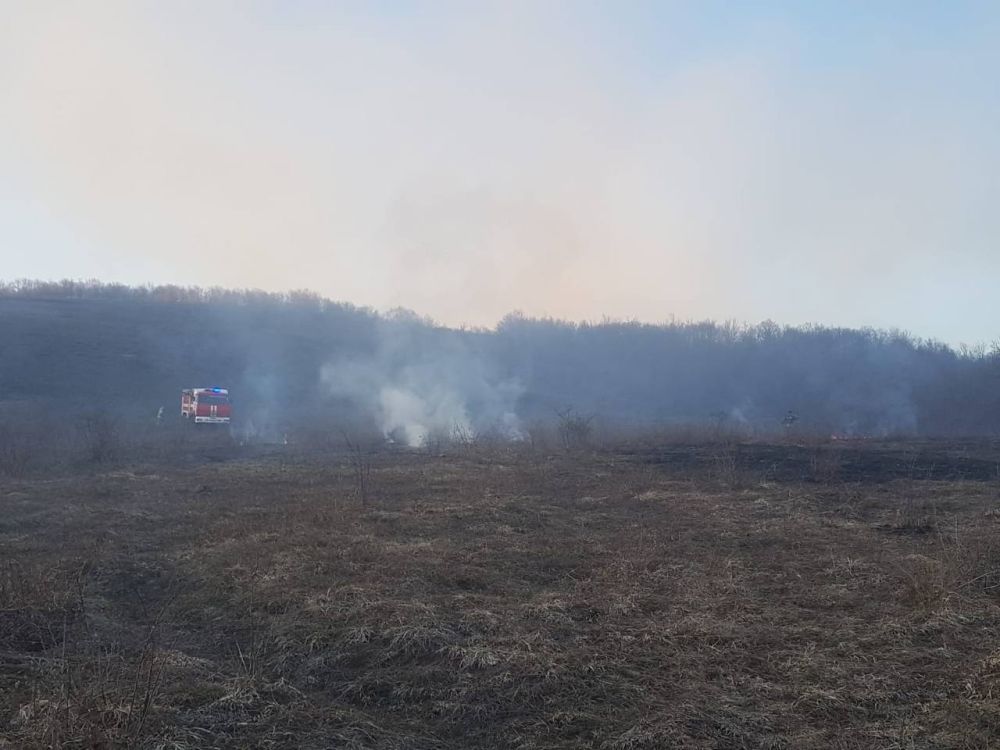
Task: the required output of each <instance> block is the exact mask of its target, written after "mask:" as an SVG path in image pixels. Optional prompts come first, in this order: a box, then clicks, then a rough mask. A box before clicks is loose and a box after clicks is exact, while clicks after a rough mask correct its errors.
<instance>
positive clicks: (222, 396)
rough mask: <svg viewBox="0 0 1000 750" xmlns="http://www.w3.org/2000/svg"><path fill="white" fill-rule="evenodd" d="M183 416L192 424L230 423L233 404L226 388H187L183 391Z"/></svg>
mask: <svg viewBox="0 0 1000 750" xmlns="http://www.w3.org/2000/svg"><path fill="white" fill-rule="evenodd" d="M181 417H183V418H184V420H185V421H187V422H188V423H190V424H229V420H230V418H231V417H232V405H231V404H230V402H229V391H228V390H227V389H225V388H185V389H184V390H182V391H181Z"/></svg>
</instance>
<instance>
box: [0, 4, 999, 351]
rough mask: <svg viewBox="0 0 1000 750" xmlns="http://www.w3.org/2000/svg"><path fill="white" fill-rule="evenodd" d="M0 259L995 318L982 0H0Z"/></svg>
mask: <svg viewBox="0 0 1000 750" xmlns="http://www.w3.org/2000/svg"><path fill="white" fill-rule="evenodd" d="M0 7H2V9H3V12H4V15H5V16H6V21H7V22H6V23H5V24H4V27H3V28H2V29H0V238H2V241H3V247H4V250H3V261H4V263H3V271H2V273H3V277H4V278H8V279H13V278H18V277H25V278H48V279H57V278H66V277H70V278H100V279H103V280H105V281H114V282H122V283H128V284H138V283H146V282H149V283H154V284H169V283H173V284H181V285H199V286H222V287H255V288H261V289H265V290H270V291H282V290H287V289H297V288H308V289H311V290H314V291H316V292H317V293H319V294H322V295H323V296H326V297H329V298H332V299H336V300H344V301H349V302H351V303H354V304H358V305H365V306H371V307H374V308H377V309H382V310H385V309H389V308H393V307H397V306H401V307H406V308H409V309H412V310H415V311H417V312H418V313H420V314H425V315H429V316H430V317H432V318H433V319H435V320H437V321H440V322H441V323H443V324H446V325H450V326H461V325H473V326H490V327H492V326H494V325H495V324H496V323H497V322H498V321H499V320H500V319H501V318H502V317H503V316H504V315H505V314H507V313H509V312H511V311H514V310H519V311H523V312H524V313H525V314H526V315H529V316H553V317H556V318H561V319H569V320H599V319H601V318H602V317H604V316H608V317H611V318H616V319H627V320H629V319H637V320H642V321H649V322H659V321H664V320H669V319H671V318H672V317H676V318H677V319H681V320H685V319H695V320H697V319H714V320H740V321H761V320H775V321H778V322H779V323H782V324H792V325H794V324H802V323H820V324H825V325H831V326H848V327H867V326H871V327H877V328H882V329H897V328H898V329H903V330H906V331H910V332H912V333H913V334H914V335H917V336H920V337H927V338H934V339H938V340H942V341H945V342H948V343H950V344H959V343H969V344H977V343H989V342H993V341H996V339H997V336H998V333H1000V332H998V330H997V326H996V321H997V320H1000V295H996V294H995V291H994V289H995V280H996V279H997V278H1000V252H998V249H997V248H996V237H997V236H1000V215H998V214H997V213H996V211H995V210H993V209H994V206H995V205H997V203H998V200H1000V178H998V175H1000V138H998V135H997V134H998V133H1000V90H998V89H997V87H996V86H995V81H996V79H997V77H998V74H1000V51H998V48H997V46H996V44H995V39H996V38H997V34H998V32H1000V9H998V7H997V6H996V5H995V4H990V3H985V2H983V3H976V2H968V3H949V4H947V5H945V4H937V3H929V2H918V3H902V2H891V3H880V4H878V5H877V6H876V5H872V4H865V3H837V4H799V3H790V2H770V3H761V4H754V5H753V6H749V5H736V4H729V3H721V2H708V3H698V4H694V3H690V4H687V3H647V2H635V3H628V4H623V5H620V6H619V5H612V4H604V3H552V4H545V5H539V4H531V3H487V4H479V3H477V4H464V3H450V2H442V3H413V2H383V3H343V4H337V5H335V6H333V5H327V4H322V3H312V2H303V3H295V4H287V3H271V2H249V3H239V4H235V3H213V4H195V3H172V4H169V5H162V4H156V3H124V2H122V3H100V4H98V3H93V2H89V3H88V2H82V3H76V4H56V3H45V2H39V3H15V2H2V3H0Z"/></svg>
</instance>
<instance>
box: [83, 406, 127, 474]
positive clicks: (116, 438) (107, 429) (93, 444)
mask: <svg viewBox="0 0 1000 750" xmlns="http://www.w3.org/2000/svg"><path fill="white" fill-rule="evenodd" d="M79 432H80V437H81V440H82V441H83V448H84V452H85V456H86V459H87V460H88V461H89V462H90V463H95V464H106V463H111V462H112V461H114V460H115V459H117V458H118V457H119V455H120V453H121V449H122V434H121V424H120V423H119V420H118V419H116V418H115V417H113V416H112V415H110V414H108V413H106V412H92V413H90V414H85V415H83V416H82V417H81V418H80V423H79Z"/></svg>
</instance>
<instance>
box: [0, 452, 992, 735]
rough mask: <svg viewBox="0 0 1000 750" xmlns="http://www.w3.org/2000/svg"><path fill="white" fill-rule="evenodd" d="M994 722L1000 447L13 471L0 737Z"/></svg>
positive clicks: (0, 547) (772, 730) (763, 731)
mask: <svg viewBox="0 0 1000 750" xmlns="http://www.w3.org/2000/svg"><path fill="white" fill-rule="evenodd" d="M362 480H363V483H364V486H363V487H362ZM362 489H363V492H362ZM998 746H1000V447H998V446H996V445H990V444H985V443H979V444H943V443H919V444H918V443H912V444H905V443H904V444H882V443H876V444H872V443H859V444H842V445H837V444H829V445H816V446H795V445H766V444H754V443H747V444H742V445H723V444H720V445H714V446H713V445H700V446H683V445H659V446H658V445H656V444H655V443H645V444H635V445H631V446H625V447H618V448H615V449H607V450H602V451H586V452H579V453H557V454H552V455H549V454H545V453H542V452H531V451H527V450H514V449H510V448H502V447H500V448H493V449H485V448H484V449H457V448H456V449H449V450H444V451H439V452H434V453H430V452H403V451H398V452H389V451H385V452H379V453H374V454H370V455H369V454H365V455H360V454H359V455H354V456H352V455H351V454H349V453H330V454H328V455H321V454H317V453H311V454H306V453H297V452H295V451H293V450H291V449H285V450H282V451H275V452H274V453H271V454H268V455H261V454H258V455H253V456H251V455H243V456H240V455H238V453H234V455H231V456H228V457H226V460H216V461H190V460H189V461H186V462H184V463H183V464H180V465H178V464H176V463H174V464H169V463H166V462H163V461H159V462H142V461H136V462H127V463H124V464H119V465H116V466H115V467H114V468H113V469H107V468H106V469H102V470H100V471H93V470H91V471H87V472H78V473H63V474H58V475H52V476H32V477H29V478H20V479H10V478H8V479H0V747H9V748H156V749H158V750H159V749H162V750H183V749H186V748H317V749H318V748H400V749H402V748H455V749H456V750H457V749H460V748H463V749H464V748H577V747H595V748H608V749H609V750H639V749H640V748H789V749H792V748H795V749H799V748H843V749H845V750H846V749H847V748H982V749H984V750H985V749H986V748H996V747H998Z"/></svg>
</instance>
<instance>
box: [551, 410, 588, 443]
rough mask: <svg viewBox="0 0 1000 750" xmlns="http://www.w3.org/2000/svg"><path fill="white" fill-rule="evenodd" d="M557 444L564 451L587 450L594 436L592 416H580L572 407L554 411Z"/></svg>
mask: <svg viewBox="0 0 1000 750" xmlns="http://www.w3.org/2000/svg"><path fill="white" fill-rule="evenodd" d="M556 416H557V417H558V420H559V422H558V427H557V431H558V435H559V442H560V444H561V445H562V447H563V448H564V449H565V450H568V451H575V450H583V449H586V448H589V447H590V445H591V440H592V438H593V435H594V415H593V414H580V413H579V412H577V411H576V410H574V409H573V408H572V407H569V408H566V409H560V410H558V411H556Z"/></svg>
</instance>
